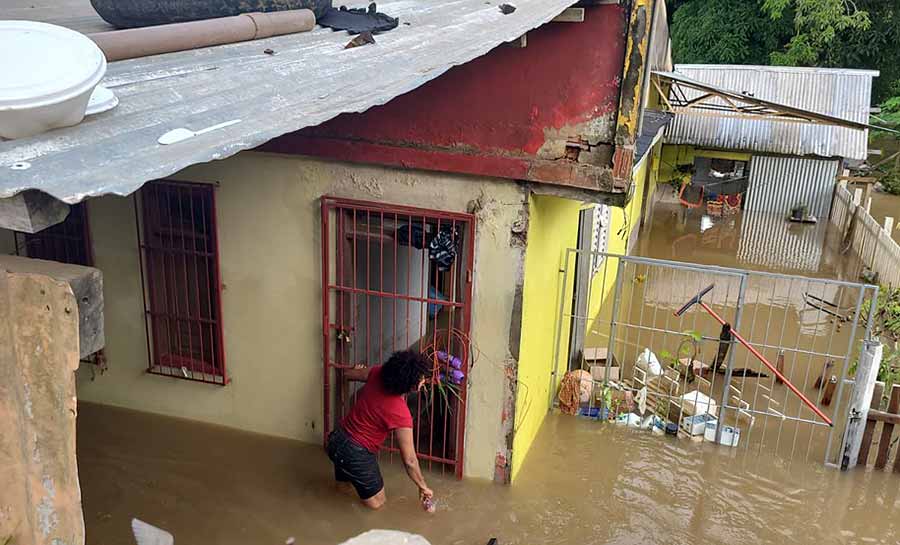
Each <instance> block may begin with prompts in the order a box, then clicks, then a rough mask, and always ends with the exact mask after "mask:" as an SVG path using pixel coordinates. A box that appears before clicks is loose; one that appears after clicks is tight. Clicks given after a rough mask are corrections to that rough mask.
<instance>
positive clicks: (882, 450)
mask: <svg viewBox="0 0 900 545" xmlns="http://www.w3.org/2000/svg"><path fill="white" fill-rule="evenodd" d="M897 411H900V384H894V387H893V388H891V398H890V400H889V401H888V408H887V412H888V413H889V414H897ZM892 435H894V423H893V422H888V421H885V422H883V423H882V428H881V439H880V440H879V441H878V456H877V457H876V458H875V469H884V468H885V466H887V462H888V457H889V456H890V455H891V436H892Z"/></svg>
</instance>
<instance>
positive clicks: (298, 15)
mask: <svg viewBox="0 0 900 545" xmlns="http://www.w3.org/2000/svg"><path fill="white" fill-rule="evenodd" d="M315 26H316V16H315V14H314V13H313V12H312V11H311V10H308V9H297V10H288V11H278V12H272V13H244V14H241V15H236V16H233V17H221V18H218V19H207V20H205V21H192V22H188V23H174V24H171V25H159V26H152V27H144V28H132V29H127V30H112V31H109V32H98V33H96V34H88V38H90V39H92V40H93V41H94V42H95V43H96V44H97V46H99V47H100V49H101V50H103V53H104V54H105V55H106V60H107V61H109V62H112V61H121V60H125V59H136V58H139V57H149V56H151V55H161V54H163V53H173V52H176V51H189V50H191V49H200V48H203V47H212V46H216V45H224V44H230V43H237V42H246V41H250V40H261V39H263V38H271V37H272V36H281V35H284V34H294V33H297V32H308V31H310V30H312V29H313V28H314V27H315Z"/></svg>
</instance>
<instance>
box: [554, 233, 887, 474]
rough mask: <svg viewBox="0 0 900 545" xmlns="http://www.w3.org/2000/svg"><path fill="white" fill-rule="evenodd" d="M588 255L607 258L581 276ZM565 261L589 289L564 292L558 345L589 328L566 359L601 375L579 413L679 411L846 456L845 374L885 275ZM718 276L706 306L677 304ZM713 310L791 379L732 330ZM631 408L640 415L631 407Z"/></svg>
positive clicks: (730, 437)
mask: <svg viewBox="0 0 900 545" xmlns="http://www.w3.org/2000/svg"><path fill="white" fill-rule="evenodd" d="M588 257H590V258H591V261H593V260H595V259H598V260H601V266H600V268H599V270H598V271H597V272H596V273H593V275H592V277H591V278H590V279H588V280H587V281H585V279H583V278H582V279H578V278H575V276H576V273H575V271H576V267H575V264H576V261H577V260H578V259H584V258H588ZM579 271H584V268H580V269H579ZM561 274H562V275H563V277H564V281H563V284H564V285H565V287H566V288H568V289H573V287H575V288H577V286H579V285H584V286H587V290H588V293H587V294H586V297H585V296H583V297H582V300H583V299H586V300H587V301H589V303H588V304H587V305H586V306H582V307H581V308H580V309H579V308H578V306H575V305H573V304H572V301H565V300H562V298H561V303H560V309H559V316H560V317H561V319H560V320H558V329H557V341H558V342H559V343H560V344H559V345H558V347H564V346H566V343H567V341H568V338H564V337H568V336H569V335H570V333H569V331H568V328H567V327H564V326H563V324H572V326H573V327H574V328H583V330H584V332H585V334H584V338H585V341H584V346H583V347H581V349H580V353H579V354H576V357H574V358H569V360H570V362H572V361H574V362H575V363H574V364H572V363H570V364H569V365H568V371H573V370H578V368H579V367H580V369H581V370H583V371H584V372H585V373H590V374H591V379H590V381H591V384H593V388H592V390H591V395H590V396H589V399H588V401H587V403H586V406H585V405H582V407H580V413H581V414H583V415H585V416H590V417H595V418H602V417H608V418H611V419H613V418H615V417H616V416H618V417H619V419H620V421H622V420H624V421H625V422H624V423H625V424H626V425H631V426H634V427H643V428H645V429H650V430H652V429H653V428H654V427H656V428H659V426H660V425H662V426H663V429H658V432H660V433H664V425H665V424H666V423H674V424H676V425H677V426H678V434H679V435H682V436H689V437H693V438H694V439H695V440H697V441H701V440H709V441H711V442H717V443H719V444H724V445H726V446H728V447H732V448H738V449H757V451H759V452H762V451H763V450H764V449H766V450H769V451H773V452H776V453H778V454H780V455H782V456H783V457H784V458H786V459H789V460H793V459H795V458H798V457H800V456H802V457H803V458H806V459H818V460H822V459H824V460H825V463H826V464H828V465H834V464H835V463H836V462H837V460H836V458H837V452H836V451H837V450H838V449H837V448H836V447H835V445H834V442H835V431H836V430H837V431H841V430H843V429H844V426H845V424H846V422H845V421H846V412H847V411H846V407H847V404H848V399H847V397H848V394H849V392H850V388H849V387H847V386H848V385H851V384H852V379H851V378H850V376H851V374H852V373H851V370H852V366H853V365H854V363H855V360H856V358H857V355H858V349H859V345H860V341H861V340H862V339H863V338H864V337H867V336H868V335H869V332H870V326H871V322H872V318H873V314H872V312H871V311H867V307H869V306H870V305H869V304H868V302H869V301H871V300H872V299H873V298H875V299H877V296H878V288H877V287H876V286H869V285H862V284H857V283H853V282H844V281H838V280H830V279H823V278H805V277H800V276H792V275H785V274H776V273H769V272H758V271H747V270H739V269H729V268H722V267H715V266H704V265H694V264H689V263H680V262H671V261H663V260H657V259H650V258H643V257H624V256H618V255H610V254H592V253H591V252H586V251H582V250H575V249H569V250H568V251H567V254H566V265H565V267H564V268H563V270H562V271H561ZM582 274H583V272H582ZM709 286H712V289H711V290H709V291H708V292H706V293H704V295H703V296H702V298H701V299H700V300H702V301H703V304H704V305H705V306H704V305H700V304H694V305H692V306H690V307H689V308H688V309H687V310H686V312H684V313H683V314H681V315H676V312H678V310H679V309H681V308H682V307H683V306H684V305H685V304H686V303H688V302H689V301H692V300H694V301H695V302H696V297H697V296H698V294H701V293H703V292H704V290H706V288H708V287H709ZM562 293H567V291H562ZM569 293H571V292H569ZM570 309H575V310H574V311H572V310H570ZM707 309H708V310H707ZM713 313H714V314H716V315H718V316H720V317H721V319H722V320H723V321H724V322H726V323H727V324H728V325H730V326H732V329H733V331H735V332H737V334H739V336H740V337H742V339H744V340H746V341H747V342H748V344H749V345H751V346H752V347H753V350H755V351H757V354H758V356H760V357H762V358H764V359H765V360H767V361H768V362H769V363H770V364H771V365H772V366H773V367H774V368H775V370H777V371H779V372H780V374H781V375H782V377H783V380H782V379H780V378H779V377H778V376H777V375H778V373H776V372H775V371H774V370H772V369H769V368H768V367H767V366H766V365H765V364H763V363H762V362H761V360H760V358H759V357H757V355H754V354H753V351H752V350H751V349H749V348H747V347H745V346H742V345H741V344H740V343H739V340H738V338H737V336H735V335H730V334H726V333H728V332H729V329H727V328H726V327H725V326H723V325H722V324H721V323H720V322H718V321H717V320H716V319H715V318H714V317H713V315H712V314H713ZM556 369H558V370H559V372H554V373H552V376H551V390H550V391H551V395H556V392H557V386H558V383H559V380H560V378H561V375H562V373H564V372H566V362H564V361H562V360H561V359H560V360H558V361H557V366H556ZM580 377H584V380H587V378H586V377H587V374H584V373H582V374H581V375H580ZM792 387H793V388H792ZM803 398H805V399H806V400H807V401H808V403H807V402H805V401H804V399H803ZM635 407H639V408H638V409H637V411H636V412H637V413H640V417H639V418H638V417H628V416H624V417H623V416H621V415H622V414H625V413H626V412H634V411H635V409H634V408H635ZM640 409H644V411H640ZM620 413H621V414H620ZM654 415H655V416H654ZM692 416H693V417H695V418H690V417H692ZM629 418H630V419H631V422H630V423H629V422H628V419H629ZM829 421H833V425H829ZM704 436H705V438H704ZM840 437H841V436H840V434H839V435H838V442H840ZM838 446H839V445H838Z"/></svg>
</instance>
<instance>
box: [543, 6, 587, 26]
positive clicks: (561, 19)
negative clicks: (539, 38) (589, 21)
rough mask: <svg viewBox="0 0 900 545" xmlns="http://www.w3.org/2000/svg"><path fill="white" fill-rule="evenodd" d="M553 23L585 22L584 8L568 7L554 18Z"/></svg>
mask: <svg viewBox="0 0 900 545" xmlns="http://www.w3.org/2000/svg"><path fill="white" fill-rule="evenodd" d="M550 22H551V23H583V22H584V8H568V9H566V10H565V11H564V12H562V13H560V14H559V15H557V16H556V17H554V18H553V20H552V21H550Z"/></svg>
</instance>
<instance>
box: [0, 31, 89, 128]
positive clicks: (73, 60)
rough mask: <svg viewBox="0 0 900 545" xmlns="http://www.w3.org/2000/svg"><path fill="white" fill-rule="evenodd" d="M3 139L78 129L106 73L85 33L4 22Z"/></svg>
mask: <svg viewBox="0 0 900 545" xmlns="http://www.w3.org/2000/svg"><path fill="white" fill-rule="evenodd" d="M0 51H2V52H3V53H2V54H0V137H2V138H8V139H13V138H24V137H27V136H34V135H36V134H40V133H42V132H45V131H48V130H50V129H55V128H59V127H69V126H71V125H77V124H78V123H80V122H81V120H82V119H84V115H85V110H86V109H87V105H88V101H89V100H90V98H91V94H92V93H93V91H94V88H95V87H96V86H97V84H99V83H100V80H102V79H103V76H104V75H105V74H106V57H104V56H103V52H102V51H100V48H99V47H97V45H96V44H94V42H92V41H91V40H90V39H89V38H87V37H86V36H84V35H83V34H79V33H78V32H75V31H73V30H69V29H67V28H63V27H60V26H56V25H50V24H47V23H37V22H33V21H0Z"/></svg>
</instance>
